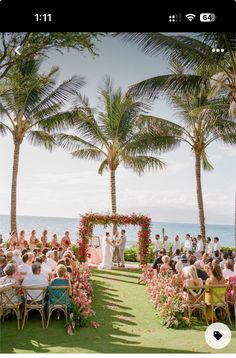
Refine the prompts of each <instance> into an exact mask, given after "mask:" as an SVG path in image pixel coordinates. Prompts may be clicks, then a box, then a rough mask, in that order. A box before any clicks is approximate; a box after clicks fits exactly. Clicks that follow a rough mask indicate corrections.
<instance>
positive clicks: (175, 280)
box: [170, 261, 184, 287]
mask: <svg viewBox="0 0 236 358" xmlns="http://www.w3.org/2000/svg"><path fill="white" fill-rule="evenodd" d="M175 271H176V272H177V273H175V274H174V275H173V276H172V279H171V282H170V284H171V285H173V286H178V287H183V282H184V275H183V264H182V262H181V261H177V262H175Z"/></svg>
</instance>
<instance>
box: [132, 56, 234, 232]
mask: <svg viewBox="0 0 236 358" xmlns="http://www.w3.org/2000/svg"><path fill="white" fill-rule="evenodd" d="M172 68H173V73H172V74H170V75H169V77H170V78H169V79H168V75H166V76H165V80H164V81H163V76H157V77H155V78H153V79H148V80H146V81H142V82H141V83H138V84H136V85H134V86H132V87H131V89H130V93H135V94H139V95H140V94H143V95H144V96H149V97H152V96H153V91H154V92H155V95H156V94H157V93H159V94H160V93H165V95H166V96H167V98H169V100H170V102H171V104H172V105H173V106H174V108H175V109H176V110H177V112H178V114H179V115H180V117H181V119H182V121H183V125H182V126H180V125H177V124H176V123H173V122H172V124H171V123H169V134H171V133H172V134H173V135H174V136H175V137H176V138H178V139H180V140H181V141H183V142H185V143H187V144H188V145H189V146H190V148H191V151H192V152H193V153H194V157H195V177H196V193H197V203H198V215H199V225H200V231H201V235H202V236H203V238H204V239H205V237H206V230H205V214H204V204H203V194H202V184H201V167H203V169H204V170H211V169H213V167H212V165H211V164H210V163H209V161H208V159H207V155H206V149H207V147H208V146H209V145H210V144H211V143H213V142H214V141H216V140H221V141H223V142H225V143H230V144H235V143H236V123H235V122H234V121H232V120H231V119H230V118H229V116H228V107H229V101H228V100H227V99H225V98H224V96H222V95H220V96H218V97H216V96H215V91H214V90H213V89H212V86H211V84H210V81H209V80H207V78H210V77H211V76H210V69H209V68H207V67H204V68H203V69H199V70H198V72H196V73H192V74H191V73H188V74H187V75H185V72H184V69H183V66H182V65H180V64H179V63H178V62H177V61H172ZM184 76H186V77H188V81H189V82H191V81H190V79H193V82H195V81H196V79H197V82H198V87H197V88H196V87H195V86H193V85H192V83H191V85H190V86H188V87H187V86H185V87H181V88H180V87H179V88H176V87H175V86H173V87H172V84H173V83H174V81H175V82H177V81H178V79H179V78H181V77H182V78H183V77H184ZM146 122H147V129H148V128H149V129H150V128H151V129H152V130H155V126H157V128H159V123H158V122H157V123H156V119H155V118H151V119H148V121H146Z"/></svg>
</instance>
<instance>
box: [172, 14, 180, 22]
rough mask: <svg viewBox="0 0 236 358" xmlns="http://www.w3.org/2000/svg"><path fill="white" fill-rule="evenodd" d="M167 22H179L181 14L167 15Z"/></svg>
mask: <svg viewBox="0 0 236 358" xmlns="http://www.w3.org/2000/svg"><path fill="white" fill-rule="evenodd" d="M169 22H181V14H176V15H169Z"/></svg>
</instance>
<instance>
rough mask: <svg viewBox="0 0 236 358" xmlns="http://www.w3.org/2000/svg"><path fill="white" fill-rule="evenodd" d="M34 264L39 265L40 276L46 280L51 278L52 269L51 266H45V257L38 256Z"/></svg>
mask: <svg viewBox="0 0 236 358" xmlns="http://www.w3.org/2000/svg"><path fill="white" fill-rule="evenodd" d="M35 262H38V263H40V265H41V274H42V275H44V276H45V277H46V279H47V280H50V279H51V278H52V269H51V266H49V265H47V262H46V256H44V255H42V256H38V257H36V259H35Z"/></svg>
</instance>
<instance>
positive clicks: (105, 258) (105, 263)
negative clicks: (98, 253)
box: [98, 232, 113, 270]
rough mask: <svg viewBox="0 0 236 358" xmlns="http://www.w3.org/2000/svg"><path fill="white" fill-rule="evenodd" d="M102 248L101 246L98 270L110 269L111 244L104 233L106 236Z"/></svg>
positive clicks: (107, 233) (108, 237)
mask: <svg viewBox="0 0 236 358" xmlns="http://www.w3.org/2000/svg"><path fill="white" fill-rule="evenodd" d="M104 239H105V240H104V246H103V252H102V254H103V255H102V262H101V263H100V265H99V266H98V268H100V269H108V270H109V269H111V268H112V266H113V262H112V255H113V251H112V248H113V244H112V242H111V239H110V234H109V232H106V235H105V237H104Z"/></svg>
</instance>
